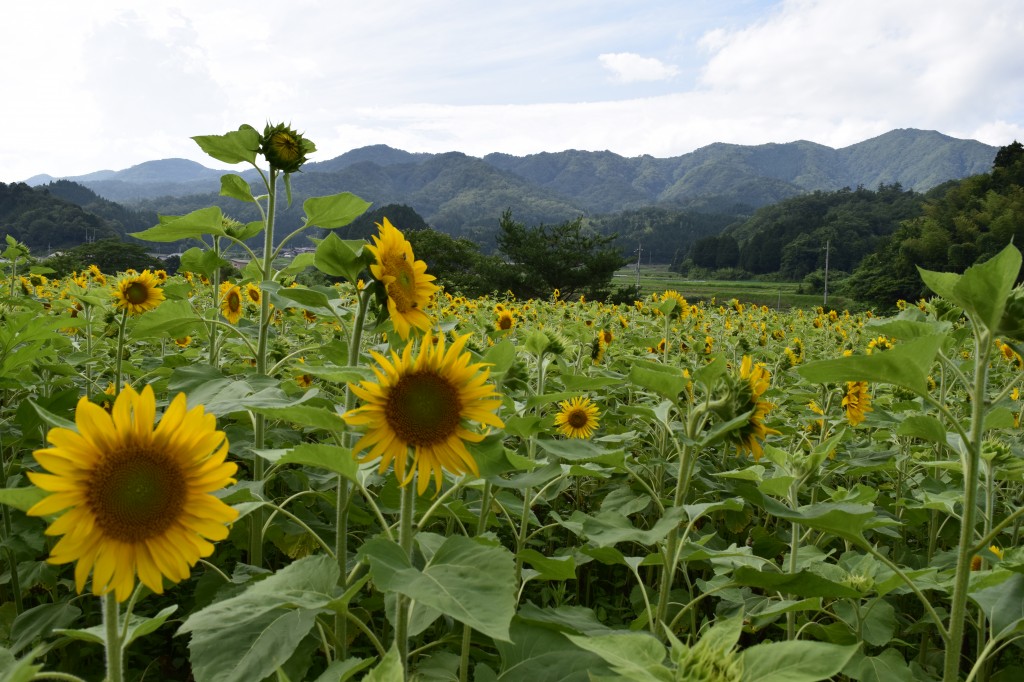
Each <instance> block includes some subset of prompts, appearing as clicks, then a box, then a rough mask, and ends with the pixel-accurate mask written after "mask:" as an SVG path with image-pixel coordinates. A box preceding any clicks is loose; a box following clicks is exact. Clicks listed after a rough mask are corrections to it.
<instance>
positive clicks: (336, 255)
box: [313, 232, 373, 283]
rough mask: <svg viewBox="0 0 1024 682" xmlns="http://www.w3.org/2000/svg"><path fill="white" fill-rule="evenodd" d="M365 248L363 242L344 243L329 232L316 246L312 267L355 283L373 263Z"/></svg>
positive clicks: (348, 241)
mask: <svg viewBox="0 0 1024 682" xmlns="http://www.w3.org/2000/svg"><path fill="white" fill-rule="evenodd" d="M365 246H366V242H365V241H362V240H347V241H346V240H343V239H339V238H338V235H336V234H334V233H333V232H331V233H330V234H328V235H327V237H325V238H324V239H323V240H321V241H320V243H319V244H317V247H316V254H315V257H314V260H313V265H315V266H316V268H317V270H319V271H320V272H323V273H325V274H328V275H331V276H332V277H344V278H345V279H347V280H348V281H349V282H352V283H355V282H356V281H357V280H358V279H359V274H360V273H361V272H362V271H363V270H365V269H366V268H367V267H369V265H370V263H371V262H373V254H372V253H370V252H369V251H368V250H366V249H365V248H364V247H365Z"/></svg>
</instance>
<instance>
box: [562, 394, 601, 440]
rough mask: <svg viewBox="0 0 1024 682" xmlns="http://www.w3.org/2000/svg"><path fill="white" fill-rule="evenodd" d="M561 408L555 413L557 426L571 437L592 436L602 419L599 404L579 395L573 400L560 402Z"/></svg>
mask: <svg viewBox="0 0 1024 682" xmlns="http://www.w3.org/2000/svg"><path fill="white" fill-rule="evenodd" d="M558 406H559V407H560V408H561V409H560V410H559V411H558V414H556V415H555V426H557V427H558V430H559V431H560V432H561V433H563V434H565V435H566V436H568V437H569V438H590V436H591V435H593V433H594V429H596V428H597V425H598V423H599V422H600V420H601V414H600V412H599V411H598V409H597V405H595V404H594V403H592V402H591V401H590V398H586V397H582V396H577V397H575V398H573V399H572V400H563V401H562V402H560V403H558Z"/></svg>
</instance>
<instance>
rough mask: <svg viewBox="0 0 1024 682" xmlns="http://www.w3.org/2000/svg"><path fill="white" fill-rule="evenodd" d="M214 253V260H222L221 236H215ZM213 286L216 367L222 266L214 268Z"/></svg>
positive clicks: (212, 357) (212, 355) (212, 352)
mask: <svg viewBox="0 0 1024 682" xmlns="http://www.w3.org/2000/svg"><path fill="white" fill-rule="evenodd" d="M213 254H214V255H215V256H216V257H217V258H216V259H215V261H214V262H219V261H220V237H214V238H213ZM210 284H211V285H212V286H213V319H212V320H210V366H211V367H216V366H217V365H218V364H220V363H219V361H220V346H219V344H220V338H218V335H217V331H218V329H217V315H218V314H219V313H220V267H219V266H218V267H216V268H214V270H213V277H211V278H210Z"/></svg>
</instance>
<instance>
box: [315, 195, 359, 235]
mask: <svg viewBox="0 0 1024 682" xmlns="http://www.w3.org/2000/svg"><path fill="white" fill-rule="evenodd" d="M368 208H370V202H368V201H364V200H362V199H360V198H359V197H357V196H356V195H355V194H352V193H351V192H342V193H340V194H332V195H331V196H328V197H310V198H309V199H306V200H305V201H304V202H302V209H303V210H304V211H305V212H306V224H307V225H316V226H317V227H323V228H325V229H328V230H333V229H334V228H337V227H344V226H345V225H348V224H349V223H351V222H352V221H353V220H355V219H356V218H358V217H359V216H361V215H362V214H363V213H365V212H366V209H368Z"/></svg>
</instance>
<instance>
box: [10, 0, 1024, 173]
mask: <svg viewBox="0 0 1024 682" xmlns="http://www.w3.org/2000/svg"><path fill="white" fill-rule="evenodd" d="M4 25H5V29H6V30H5V31H4V37H3V40H0V60H2V64H3V86H4V91H5V97H4V98H3V99H2V100H0V129H3V130H4V131H5V134H4V135H3V141H2V142H0V182H5V183H11V182H16V181H21V180H25V179H28V178H30V177H32V176H34V175H37V174H43V173H46V174H49V175H52V176H55V177H65V176H75V175H81V174H85V173H89V172H92V171H97V170H103V169H110V170H121V169H124V168H128V167H131V166H133V165H135V164H138V163H142V162H145V161H150V160H155V159H165V158H186V159H191V160H193V161H198V162H200V163H203V165H206V166H208V167H210V168H224V167H225V166H224V164H222V163H220V162H218V161H215V160H214V159H211V158H209V157H206V156H205V155H203V153H202V152H201V150H199V148H198V147H197V146H196V144H195V143H194V142H193V141H192V140H191V137H192V136H194V135H209V134H219V133H225V132H228V131H230V130H234V129H236V128H238V126H239V125H241V124H244V123H247V124H250V125H252V126H254V127H255V128H257V129H258V130H262V129H263V126H264V125H265V124H266V123H267V122H271V123H278V122H284V123H290V124H292V125H293V126H294V127H295V128H296V129H297V130H299V131H300V132H303V133H304V134H305V135H306V137H308V138H309V139H310V140H312V141H313V142H314V143H315V144H316V146H317V148H318V149H317V152H316V153H315V154H314V155H312V156H311V157H310V160H312V161H318V160H319V161H326V160H328V159H331V158H334V157H336V156H339V155H340V154H343V153H344V152H346V151H348V150H351V149H356V148H359V147H364V146H367V145H372V144H386V145H390V146H392V147H395V148H399V149H404V150H406V151H410V152H446V151H459V152H464V153H466V154H470V155H473V156H483V155H485V154H488V153H491V152H504V153H507V154H513V155H516V156H523V155H527V154H533V153H537V152H543V151H549V152H557V151H562V150H565V149H582V150H591V151H600V150H610V151H613V152H616V153H618V154H622V155H624V156H639V155H642V154H650V155H652V156H655V157H671V156H678V155H681V154H685V153H688V152H691V151H693V150H695V149H698V148H700V147H703V146H706V145H708V144H711V143H714V142H731V143H736V144H764V143H770V142H780V143H781V142H791V141H794V140H810V141H812V142H817V143H820V144H824V145H827V146H830V147H834V148H841V147H845V146H848V145H851V144H854V143H857V142H861V141H863V140H866V139H870V138H872V137H875V136H877V135H880V134H882V133H885V132H888V131H889V130H893V129H895V128H920V129H924V130H938V131H939V132H941V133H944V134H946V135H950V136H953V137H958V138H965V139H975V140H980V141H981V142H985V143H987V144H991V145H995V146H1002V145H1005V144H1009V143H1010V142H1012V141H1014V140H1022V141H1024V49H1021V46H1022V45H1024V2H1021V1H1020V0H516V1H514V2H508V1H505V0H430V1H427V0H388V1H387V2H372V3H367V2H364V1H360V2H352V1H350V0H335V1H334V2H324V1H323V0H288V1H287V2H280V1H278V2H269V1H268V0H246V2H244V3H243V2H237V0H218V1H217V2H210V0H146V1H145V2H142V1H140V0H88V1H82V0H31V1H28V2H17V3H5V7H4ZM239 170H242V169H241V168H239Z"/></svg>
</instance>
